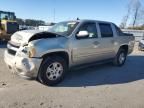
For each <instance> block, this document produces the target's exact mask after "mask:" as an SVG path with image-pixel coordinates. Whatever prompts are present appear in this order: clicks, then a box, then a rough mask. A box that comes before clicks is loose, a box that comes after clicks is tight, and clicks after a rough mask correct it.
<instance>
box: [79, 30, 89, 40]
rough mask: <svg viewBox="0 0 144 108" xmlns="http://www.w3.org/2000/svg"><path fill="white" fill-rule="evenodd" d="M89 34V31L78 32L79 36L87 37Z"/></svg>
mask: <svg viewBox="0 0 144 108" xmlns="http://www.w3.org/2000/svg"><path fill="white" fill-rule="evenodd" d="M88 36H89V33H88V32H87V31H79V33H78V34H77V37H78V38H86V37H88Z"/></svg>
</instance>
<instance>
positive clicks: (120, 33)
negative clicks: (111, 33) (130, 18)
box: [115, 25, 123, 36]
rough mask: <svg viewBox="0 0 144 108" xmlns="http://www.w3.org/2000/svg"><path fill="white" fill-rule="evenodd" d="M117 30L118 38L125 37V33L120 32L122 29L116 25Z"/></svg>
mask: <svg viewBox="0 0 144 108" xmlns="http://www.w3.org/2000/svg"><path fill="white" fill-rule="evenodd" d="M115 28H116V32H117V34H118V36H123V32H122V31H121V30H120V28H118V27H117V26H116V25H115Z"/></svg>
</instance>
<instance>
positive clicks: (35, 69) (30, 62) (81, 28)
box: [4, 20, 135, 86]
mask: <svg viewBox="0 0 144 108" xmlns="http://www.w3.org/2000/svg"><path fill="white" fill-rule="evenodd" d="M134 43H135V38H134V36H133V35H131V34H125V33H123V32H122V31H121V30H120V29H119V28H118V27H117V26H116V25H115V24H113V23H111V22H105V21H95V20H76V21H66V22H60V23H58V24H56V25H54V26H53V27H52V28H51V29H49V31H38V30H25V31H19V32H16V33H15V34H14V35H13V36H12V38H11V40H10V41H9V43H8V45H7V50H6V51H5V54H4V60H5V62H6V64H7V66H8V67H9V69H10V70H12V71H13V72H14V73H16V74H18V75H20V76H22V77H26V78H37V79H38V80H39V81H40V82H42V83H44V84H47V85H50V86H51V85H55V84H58V83H59V82H60V81H62V80H63V78H64V76H65V74H66V73H67V71H68V70H69V69H71V68H72V67H77V66H82V65H88V64H93V63H100V62H102V63H103V62H113V64H114V65H116V66H123V65H124V63H125V61H126V58H127V55H128V54H130V53H131V52H132V51H133V48H134Z"/></svg>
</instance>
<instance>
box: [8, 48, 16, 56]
mask: <svg viewBox="0 0 144 108" xmlns="http://www.w3.org/2000/svg"><path fill="white" fill-rule="evenodd" d="M7 51H8V53H9V54H11V55H16V51H14V50H12V49H7Z"/></svg>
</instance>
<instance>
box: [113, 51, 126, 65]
mask: <svg viewBox="0 0 144 108" xmlns="http://www.w3.org/2000/svg"><path fill="white" fill-rule="evenodd" d="M126 58H127V52H126V51H125V50H124V49H120V50H119V51H118V53H117V55H116V57H115V59H114V61H113V64H114V65H116V66H123V65H124V64H125V61H126Z"/></svg>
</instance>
